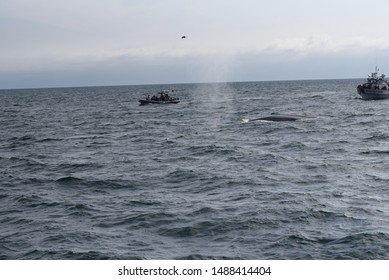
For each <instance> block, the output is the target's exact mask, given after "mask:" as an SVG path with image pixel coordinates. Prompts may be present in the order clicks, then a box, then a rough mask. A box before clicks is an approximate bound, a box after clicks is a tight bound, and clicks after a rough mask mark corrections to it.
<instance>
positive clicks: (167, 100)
mask: <svg viewBox="0 0 389 280" xmlns="http://www.w3.org/2000/svg"><path fill="white" fill-rule="evenodd" d="M172 92H173V91H172ZM158 94H159V96H156V95H154V96H153V97H151V98H150V96H147V97H146V98H145V99H139V103H140V105H146V104H177V103H180V99H179V98H178V97H173V96H169V91H168V90H163V91H160V92H159V93H158Z"/></svg>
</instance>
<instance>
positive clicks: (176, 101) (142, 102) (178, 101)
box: [139, 99, 180, 105]
mask: <svg viewBox="0 0 389 280" xmlns="http://www.w3.org/2000/svg"><path fill="white" fill-rule="evenodd" d="M139 103H140V105H147V104H177V103H180V100H169V101H159V100H145V99H140V100H139Z"/></svg>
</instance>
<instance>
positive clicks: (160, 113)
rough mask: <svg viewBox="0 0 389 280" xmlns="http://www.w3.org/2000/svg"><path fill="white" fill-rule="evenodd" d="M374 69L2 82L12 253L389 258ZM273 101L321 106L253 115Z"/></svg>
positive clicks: (4, 239)
mask: <svg viewBox="0 0 389 280" xmlns="http://www.w3.org/2000/svg"><path fill="white" fill-rule="evenodd" d="M362 81H363V80H324V81H284V82H250V83H248V82H247V83H227V84H181V85H155V86H119V87H87V88H55V89H24V90H1V91H0V106H1V110H0V128H1V130H0V135H1V137H0V166H1V169H0V178H1V179H0V225H1V226H0V259H388V258H389V222H388V221H389V172H388V171H389V125H388V124H389V114H388V109H389V100H380V101H363V100H361V99H360V98H359V97H358V96H357V94H356V86H357V85H358V84H360V83H361V82H362ZM161 89H174V90H175V91H176V94H175V95H176V96H177V97H179V98H180V100H181V103H180V104H177V105H174V104H171V105H147V106H139V105H138V99H139V98H142V97H144V96H146V95H148V94H150V95H153V94H155V93H157V92H158V91H159V90H161ZM272 113H285V114H299V115H310V116H317V118H314V119H308V120H298V121H295V122H264V121H249V122H247V121H245V120H247V119H253V118H258V117H263V116H267V115H270V114H272Z"/></svg>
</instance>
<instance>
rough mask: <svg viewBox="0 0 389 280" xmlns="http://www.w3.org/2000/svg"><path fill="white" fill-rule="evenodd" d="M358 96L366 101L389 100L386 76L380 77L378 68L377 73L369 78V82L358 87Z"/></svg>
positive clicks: (388, 85) (388, 86)
mask: <svg viewBox="0 0 389 280" xmlns="http://www.w3.org/2000/svg"><path fill="white" fill-rule="evenodd" d="M357 91H358V94H359V95H360V96H361V97H362V99H364V100H377V99H387V98H389V83H388V81H387V80H385V75H384V74H381V75H378V68H377V66H376V69H375V72H373V73H371V74H370V75H368V77H367V82H366V83H364V84H362V85H359V86H357Z"/></svg>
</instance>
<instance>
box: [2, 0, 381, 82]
mask: <svg viewBox="0 0 389 280" xmlns="http://www.w3.org/2000/svg"><path fill="white" fill-rule="evenodd" d="M388 12H389V1H384V0H376V1H374V2H371V3H370V2H367V1H362V0H290V1H288V0H272V1H262V0H185V1H183V0H33V1H32V0H0V88H25V87H56V86H93V85H131V84H158V83H186V82H225V81H262V80H291V79H292V80H293V79H329V78H363V77H365V76H366V75H367V73H368V72H369V71H372V70H373V69H374V66H375V64H378V65H379V66H380V67H381V69H383V71H385V68H387V70H388V71H387V73H389V34H388V33H387V29H388V28H387V27H389V15H388ZM183 35H185V36H186V39H181V36H183ZM388 75H389V74H388Z"/></svg>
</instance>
